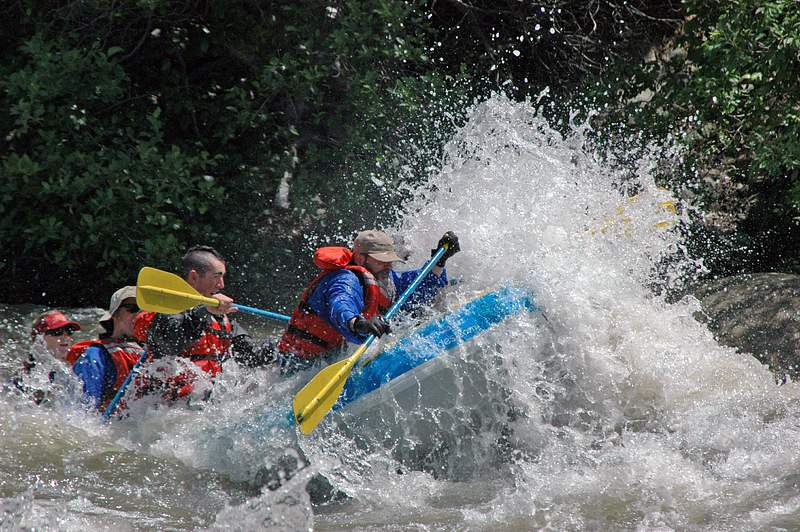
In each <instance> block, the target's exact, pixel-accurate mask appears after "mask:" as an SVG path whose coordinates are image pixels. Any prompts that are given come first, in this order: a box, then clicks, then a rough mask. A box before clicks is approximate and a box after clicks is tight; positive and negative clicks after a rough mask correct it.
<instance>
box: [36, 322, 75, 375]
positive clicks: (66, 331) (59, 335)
mask: <svg viewBox="0 0 800 532" xmlns="http://www.w3.org/2000/svg"><path fill="white" fill-rule="evenodd" d="M80 330H81V326H80V324H78V322H76V321H73V320H71V319H69V318H67V316H65V315H64V313H63V312H61V311H60V310H48V311H47V312H45V313H44V314H41V315H40V316H38V317H37V318H36V319H35V320H33V326H32V327H31V341H33V342H34V343H36V342H43V343H44V345H45V347H46V348H47V350H48V351H49V352H50V354H52V355H53V356H54V357H55V358H56V359H57V360H60V361H62V362H66V357H67V352H68V351H69V348H70V346H72V335H73V334H75V331H80Z"/></svg>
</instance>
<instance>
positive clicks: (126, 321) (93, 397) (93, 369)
mask: <svg viewBox="0 0 800 532" xmlns="http://www.w3.org/2000/svg"><path fill="white" fill-rule="evenodd" d="M138 313H139V307H138V306H137V304H136V287H135V286H124V287H122V288H120V289H119V290H117V291H116V292H114V294H113V295H112V296H111V301H110V302H109V304H108V310H107V311H106V312H105V313H104V314H103V315H102V316H101V317H100V320H99V322H100V325H101V326H102V328H103V329H104V332H102V333H100V335H99V338H98V339H97V340H89V341H87V342H79V343H77V344H75V345H73V346H72V348H71V349H70V350H69V354H68V355H67V362H69V363H71V364H73V366H72V371H73V372H74V373H75V374H76V375H77V376H78V377H79V378H80V380H81V381H82V382H83V396H84V398H85V399H86V401H87V402H89V403H90V404H91V405H92V406H94V407H96V408H98V409H101V410H103V409H105V405H106V404H108V403H109V402H110V401H111V399H112V398H113V397H114V395H116V393H117V390H119V388H120V386H122V383H123V382H125V378H126V377H127V376H128V373H130V372H131V370H132V369H133V367H134V366H135V365H136V363H137V362H138V361H139V359H140V358H141V356H142V354H143V353H144V345H143V344H142V343H141V342H139V341H137V340H136V339H135V338H134V337H133V327H134V320H135V319H136V315H137V314H138Z"/></svg>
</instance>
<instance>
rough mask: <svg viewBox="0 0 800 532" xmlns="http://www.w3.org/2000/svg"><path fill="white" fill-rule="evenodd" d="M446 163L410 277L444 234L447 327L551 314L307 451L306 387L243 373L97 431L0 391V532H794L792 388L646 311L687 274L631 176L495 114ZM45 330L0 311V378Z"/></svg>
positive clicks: (408, 231)
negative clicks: (457, 320)
mask: <svg viewBox="0 0 800 532" xmlns="http://www.w3.org/2000/svg"><path fill="white" fill-rule="evenodd" d="M446 154H447V155H446V158H445V160H444V161H443V162H442V163H441V170H440V171H438V172H437V173H435V174H434V175H432V176H431V177H430V180H429V182H427V183H424V184H423V185H422V186H421V187H420V188H419V189H418V190H417V191H416V192H415V197H414V200H413V201H412V202H411V204H410V205H409V208H408V214H407V215H404V216H403V217H402V218H401V222H400V223H399V225H398V226H396V227H394V228H390V229H391V230H393V231H396V232H397V233H398V234H402V235H404V237H405V241H406V243H407V244H409V245H410V246H411V248H413V249H414V251H413V254H412V257H411V261H410V262H411V264H413V265H416V264H419V263H421V261H422V260H423V259H424V258H426V256H427V255H428V250H429V249H430V247H431V244H432V243H434V242H435V241H436V240H437V239H438V237H439V236H440V235H441V234H442V233H443V232H444V231H445V230H449V229H452V230H454V231H456V232H457V233H458V235H459V237H460V240H461V248H462V250H463V251H462V252H461V253H460V254H458V255H457V256H456V257H454V258H453V259H452V260H451V261H450V262H449V263H448V271H449V272H450V275H451V276H452V277H454V278H456V279H457V280H458V283H457V284H456V285H455V286H452V287H450V288H448V291H447V293H446V294H444V295H443V297H442V298H441V300H440V301H439V302H438V303H437V306H438V308H439V309H444V308H453V307H456V306H458V305H459V304H461V303H463V302H465V301H468V300H469V299H470V298H471V297H474V296H476V295H477V294H479V293H480V291H482V290H484V289H491V288H498V287H502V286H504V285H507V284H513V285H515V286H518V287H522V288H525V289H528V290H529V291H530V292H531V294H532V296H533V298H534V299H535V301H536V303H537V304H538V305H539V306H540V307H541V308H542V309H544V312H543V313H542V312H534V313H523V314H519V315H517V316H514V317H511V318H509V319H508V320H506V321H505V322H504V323H502V324H501V325H499V326H498V327H496V328H495V329H493V330H491V331H489V332H487V333H484V334H482V335H480V336H478V337H477V338H476V339H474V340H473V341H471V342H470V343H468V344H466V345H464V346H462V347H461V348H458V349H456V350H454V351H453V352H451V353H449V354H448V355H447V356H446V357H444V358H443V359H442V360H440V361H439V362H436V363H434V364H432V365H431V366H430V367H429V368H427V369H426V370H425V371H423V372H420V373H419V375H417V376H416V378H415V379H413V380H410V381H408V382H407V383H406V386H405V387H403V389H400V388H398V389H397V390H395V391H392V392H385V393H383V394H381V395H380V397H379V398H378V400H373V401H368V402H364V403H362V404H359V403H355V404H353V405H352V407H353V408H352V409H351V410H349V411H345V412H344V413H343V414H337V415H335V416H333V417H332V419H331V420H328V421H326V422H324V423H323V424H322V425H321V426H320V427H319V428H318V430H317V431H315V432H314V433H313V434H312V435H311V436H309V437H305V436H300V435H298V434H296V433H295V432H294V430H287V429H285V428H284V427H283V425H284V424H283V423H282V422H281V421H282V419H284V414H285V412H286V411H287V408H288V405H289V401H290V398H291V396H292V394H293V391H294V390H295V389H296V388H297V387H298V386H299V385H300V384H301V382H300V381H301V380H302V379H307V378H308V377H309V375H300V376H298V377H295V378H294V379H288V380H285V379H281V378H280V377H279V376H278V375H276V374H275V372H274V371H272V370H267V369H261V370H258V371H249V370H245V369H240V368H237V367H236V366H235V364H231V365H229V366H228V369H226V371H225V373H224V376H223V378H222V379H221V380H220V382H219V383H217V385H216V388H215V390H214V393H213V395H212V400H211V401H209V402H205V403H203V402H201V401H197V402H196V403H193V405H191V406H189V407H186V406H183V405H181V406H176V407H173V408H164V407H158V406H157V405H156V404H154V403H145V402H142V403H141V404H134V405H133V407H132V415H131V416H130V417H129V418H127V419H124V420H114V421H113V422H111V423H110V424H107V425H103V424H101V423H100V422H99V420H98V418H97V416H96V415H92V414H87V413H84V412H82V411H81V410H80V409H79V408H77V407H76V405H75V402H74V398H73V395H74V393H73V392H71V391H70V387H71V385H70V383H69V381H65V383H64V384H63V385H60V386H59V387H58V388H57V389H55V390H53V392H54V393H55V395H56V396H57V399H55V400H53V401H52V402H51V403H50V404H49V405H47V406H44V407H37V406H34V405H32V404H30V403H28V402H26V401H24V400H22V399H20V398H19V397H16V396H13V395H8V394H5V395H0V519H1V520H2V526H0V529H3V530H6V529H17V528H26V529H50V530H76V531H86V530H114V531H123V530H162V529H170V530H185V529H220V530H260V529H268V530H304V529H316V530H343V529H347V530H375V529H383V530H530V529H553V530H578V529H590V530H620V529H622V530H775V529H797V528H800V488H799V487H798V482H800V475H799V474H798V473H797V471H798V470H800V469H799V468H798V465H800V464H799V462H800V438H797V437H796V436H797V435H798V428H800V392H799V391H798V387H797V385H795V384H789V385H786V386H781V387H777V386H775V385H774V384H773V380H772V378H771V376H770V374H769V373H768V372H767V370H766V369H765V368H764V367H762V366H760V365H759V364H758V363H757V362H755V361H754V360H753V359H751V358H749V357H747V356H743V355H739V354H736V353H735V352H733V350H731V349H728V348H725V347H721V346H720V345H718V344H717V343H716V342H715V341H714V339H713V337H712V335H711V334H710V333H709V332H708V331H707V330H706V329H705V328H704V326H702V325H700V324H699V323H698V322H696V321H695V319H694V318H693V314H694V313H695V312H696V311H698V309H699V306H698V305H697V302H696V301H694V300H693V299H691V298H683V299H680V300H678V301H677V302H667V301H666V300H665V299H664V298H663V297H662V296H661V295H659V294H661V293H662V292H661V289H663V288H665V287H671V286H673V284H674V283H676V282H678V280H679V279H682V278H686V276H687V275H689V274H691V273H692V272H694V271H698V270H699V269H701V268H702V263H701V261H699V260H698V259H699V258H690V257H686V256H685V254H684V248H683V246H682V242H681V236H680V234H679V231H677V230H675V229H674V227H676V226H675V225H671V224H673V223H676V222H679V219H677V217H675V216H672V215H670V214H669V213H668V212H666V211H665V210H664V209H663V208H662V205H661V203H662V202H664V201H667V200H670V199H671V198H670V197H669V195H668V193H666V192H664V191H660V190H658V189H657V188H656V186H655V185H654V182H653V178H652V176H651V164H650V162H649V161H648V159H647V157H644V158H642V160H640V161H637V162H635V163H633V166H631V165H630V163H628V165H627V166H625V167H623V168H617V167H614V166H611V165H609V163H607V162H605V163H603V162H599V159H598V158H596V157H594V156H593V155H592V154H590V153H587V151H586V149H585V148H584V147H583V144H582V141H581V137H580V135H579V134H577V133H576V134H575V135H572V136H569V137H567V138H562V137H561V136H560V135H558V134H556V133H555V132H554V131H553V130H551V129H550V128H549V127H548V125H547V124H546V123H545V122H544V121H543V120H542V119H541V118H539V117H538V115H537V113H536V112H535V110H534V106H532V105H530V104H521V103H511V102H509V101H507V100H505V99H503V98H501V97H496V98H494V99H492V100H490V101H488V102H485V103H483V104H482V105H479V106H478V107H476V108H475V109H474V111H473V112H472V114H471V117H470V120H469V122H468V123H467V125H466V126H465V127H464V128H463V129H462V130H460V131H459V132H458V134H457V135H456V136H455V137H454V138H453V139H452V140H451V142H450V143H449V144H448V146H447V148H446ZM632 192H638V196H637V198H636V200H635V201H628V200H626V199H625V196H626V195H631V193H632ZM684 207H685V206H684ZM680 212H684V209H681V210H680ZM679 216H680V215H679ZM662 222H668V223H662ZM265 267H268V265H266V264H265ZM37 310H40V309H34V308H31V307H8V306H0V320H2V321H0V339H2V346H0V349H1V350H2V353H1V354H2V358H1V359H0V377H1V378H2V380H3V381H4V380H5V379H7V378H8V376H9V375H10V374H11V373H12V372H13V371H14V370H15V369H16V368H17V367H18V366H19V364H20V362H21V360H22V359H24V358H25V357H27V355H28V351H29V349H30V346H29V340H28V337H27V334H28V327H29V323H30V320H31V318H32V316H33V314H34V312H36V311H37ZM70 312H71V313H72V314H73V315H77V317H78V318H79V319H80V320H81V321H82V322H83V323H84V324H87V325H90V324H91V323H92V322H93V320H95V319H96V318H97V316H98V314H99V311H98V310H97V309H70ZM84 337H87V336H84ZM276 479H280V480H276ZM324 479H327V480H324ZM278 484H279V487H277V489H269V488H268V487H266V486H268V485H269V486H272V487H275V486H276V485H278ZM309 493H311V495H309ZM331 494H333V495H331ZM312 496H313V499H314V500H313V501H312Z"/></svg>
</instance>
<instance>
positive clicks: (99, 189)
mask: <svg viewBox="0 0 800 532" xmlns="http://www.w3.org/2000/svg"><path fill="white" fill-rule="evenodd" d="M14 7H15V9H16V12H15V14H16V15H18V18H19V21H18V23H17V24H16V25H15V28H18V29H19V30H20V31H18V32H17V34H16V38H11V37H9V35H11V34H10V33H8V32H5V31H4V32H3V35H4V39H5V41H7V42H8V44H9V46H8V47H7V48H4V51H3V52H2V54H1V55H0V74H2V76H0V80H2V81H0V104H2V108H1V109H0V127H2V130H3V139H4V140H0V147H2V149H1V150H0V168H2V172H3V176H2V180H0V215H2V221H0V239H2V242H3V244H4V247H5V251H6V256H7V259H6V260H4V261H3V263H2V264H0V268H2V269H3V272H4V273H7V274H11V275H14V276H15V277H16V278H17V279H18V280H19V281H20V282H18V283H17V284H16V285H15V290H17V293H15V294H9V295H7V297H8V298H10V300H12V301H13V300H15V299H16V300H23V301H30V300H40V299H41V292H48V294H52V295H48V297H52V298H54V299H60V300H61V301H64V300H65V299H67V300H69V299H70V298H73V297H75V298H78V300H77V301H70V302H75V303H84V302H88V301H90V300H92V299H93V300H94V301H98V299H97V298H94V292H97V293H103V294H107V293H108V292H110V291H111V290H113V288H114V287H115V286H116V285H118V284H119V283H123V282H125V283H130V282H132V280H133V278H134V277H135V274H136V272H137V271H138V269H139V267H140V266H142V265H144V264H152V265H155V266H160V267H169V266H170V265H173V264H174V263H175V261H176V260H177V258H178V257H179V256H180V255H181V253H182V251H183V249H185V248H186V247H187V246H189V245H191V244H195V243H199V242H202V243H209V244H212V245H215V246H217V247H219V248H220V249H221V250H223V252H226V253H228V254H233V255H235V259H237V262H239V263H240V264H242V265H245V263H246V262H247V259H248V255H249V253H246V252H243V251H244V250H252V249H253V248H259V247H260V248H264V247H265V246H266V248H270V246H272V247H279V248H282V247H285V246H286V245H288V244H287V243H286V242H287V241H286V239H285V238H280V237H279V235H280V234H287V235H291V234H292V231H285V230H284V228H285V226H293V227H297V226H302V224H303V222H302V220H298V219H296V217H297V216H298V215H299V216H301V217H302V216H303V214H302V213H303V212H311V211H310V210H309V209H307V208H306V207H307V205H308V201H309V198H311V197H315V196H317V194H318V193H319V189H320V186H319V185H320V183H325V184H327V183H331V182H332V180H331V179H329V177H330V176H331V175H337V174H341V173H342V168H341V165H342V164H349V163H345V162H344V161H345V160H346V158H347V156H346V154H348V153H349V152H351V150H352V148H353V147H359V148H360V147H363V146H365V145H366V144H367V143H369V142H374V141H375V131H377V130H379V129H380V128H381V127H382V125H381V124H380V123H379V122H380V121H381V120H386V121H389V120H390V117H391V116H392V113H391V110H390V109H391V107H392V106H394V105H399V106H401V107H402V106H403V105H405V103H404V102H403V101H402V99H403V98H404V97H405V96H407V94H401V93H398V92H396V91H394V86H395V83H396V81H395V80H396V77H397V74H398V73H406V74H408V75H414V74H415V73H416V72H417V71H418V69H420V66H421V65H422V64H423V63H424V62H425V58H424V56H423V52H422V49H423V45H422V42H423V40H424V37H425V30H424V29H422V30H420V28H421V25H420V21H421V17H422V15H421V13H422V10H421V9H419V8H420V4H418V3H415V2H395V1H389V0H383V1H378V2H376V1H364V2H359V1H355V2H347V3H344V2H343V3H341V4H338V3H335V2H334V3H332V4H331V5H330V6H329V7H327V8H326V6H325V5H322V4H308V3H298V2H284V3H277V4H272V5H270V6H269V7H270V9H269V10H266V9H262V7H261V6H260V5H258V4H255V3H251V2H247V1H232V2H224V3H223V2H215V3H212V4H205V3H193V2H190V3H183V2H175V1H170V0H150V1H147V2H136V3H124V4H121V5H111V4H108V3H107V2H102V1H100V0H94V1H88V2H76V1H71V0H62V1H60V2H56V3H55V4H53V3H52V2H47V3H45V2H40V1H38V0H24V1H22V2H19V3H17V4H15V6H14ZM2 24H3V25H4V26H8V24H6V23H2ZM420 70H421V69H420ZM364 121H368V124H369V125H370V126H372V127H370V128H364V127H363V125H364ZM286 175H288V176H291V181H290V185H291V187H290V191H291V196H290V200H291V205H292V206H293V208H292V209H290V210H288V211H286V210H282V209H280V208H275V206H274V205H273V200H274V197H275V193H276V190H277V188H278V183H279V182H280V181H281V179H282V178H283V177H284V176H286ZM358 179H359V178H358V177H353V178H352V179H351V180H350V183H351V184H352V185H354V187H356V188H357V187H358V185H359V183H358V182H357V181H358ZM363 179H364V180H366V179H368V178H367V177H366V176H365V177H364V178H363ZM323 188H324V187H323ZM332 188H333V190H331V193H336V192H338V191H337V190H336V187H332ZM339 188H340V189H341V187H339ZM329 190H330V189H329ZM358 200H359V201H361V197H359V198H358ZM359 201H355V202H354V204H353V205H351V206H350V207H351V208H352V209H357V208H359V205H356V203H359ZM364 202H365V203H368V199H364ZM295 206H296V207H295ZM265 213H266V214H265ZM270 220H275V221H277V222H278V226H277V229H278V232H279V235H278V236H276V235H268V236H265V237H264V238H262V236H264V235H266V234H267V231H270V230H272V229H275V227H274V226H270V224H269V222H270ZM237 252H239V253H237ZM253 255H254V257H255V256H257V255H258V254H257V253H254V254H253ZM237 266H238V264H237ZM262 266H263V265H262ZM235 268H236V266H234V269H235ZM87 271H92V272H93V273H95V274H96V275H95V276H94V278H93V283H94V284H93V285H92V286H91V287H89V289H88V290H86V287H85V282H86V276H85V272H87ZM73 281H74V282H73Z"/></svg>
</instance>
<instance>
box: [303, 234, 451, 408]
mask: <svg viewBox="0 0 800 532" xmlns="http://www.w3.org/2000/svg"><path fill="white" fill-rule="evenodd" d="M445 251H447V246H442V247H440V248H439V249H438V250H437V251H436V253H435V254H434V255H433V257H431V260H430V262H428V264H426V265H425V267H424V268H423V269H422V271H420V272H419V275H417V277H416V279H414V281H413V282H412V283H411V285H409V287H408V288H406V290H405V292H403V294H402V295H401V296H400V297H399V298H398V299H397V301H395V303H394V305H392V308H390V309H389V312H387V313H386V316H385V318H386V319H387V320H390V319H392V318H393V317H394V315H395V314H397V311H398V310H399V309H400V307H401V306H402V305H403V304H404V303H405V302H406V300H407V299H408V298H409V297H411V294H412V293H414V290H416V289H417V287H418V286H419V284H420V283H421V282H422V280H423V279H424V278H425V277H427V275H428V273H430V271H431V270H432V269H433V267H434V266H436V263H437V262H439V259H441V258H442V255H444V254H445ZM374 341H375V335H374V334H371V335H369V337H368V338H367V341H366V342H364V344H363V345H362V346H361V347H359V348H358V350H356V352H355V353H353V354H352V355H351V356H350V357H349V358H348V359H347V363H346V364H345V365H344V366H342V368H341V369H340V370H339V371H338V372H336V375H335V376H334V377H333V378H332V379H331V380H330V381H328V383H327V384H326V385H325V386H324V387H323V388H322V390H320V392H319V393H318V394H317V395H316V396H315V397H314V398H313V399H312V400H311V401H310V402H309V403H308V405H306V407H305V408H304V409H303V410H302V412H300V413H299V414H298V415H297V423H302V422H303V420H304V419H306V418H307V417H309V416H310V415H311V414H313V413H314V411H316V410H317V408H318V407H319V405H320V403H321V402H322V401H324V400H325V398H326V397H327V396H328V395H330V393H331V391H333V389H334V388H336V387H337V386H338V384H339V383H340V382H342V381H343V380H344V379H346V378H347V375H349V373H350V371H351V369H352V368H353V366H354V365H355V363H356V362H357V361H358V359H359V358H361V355H363V354H364V352H365V351H366V350H367V349H368V348H369V346H370V345H371V344H372V342H374Z"/></svg>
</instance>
